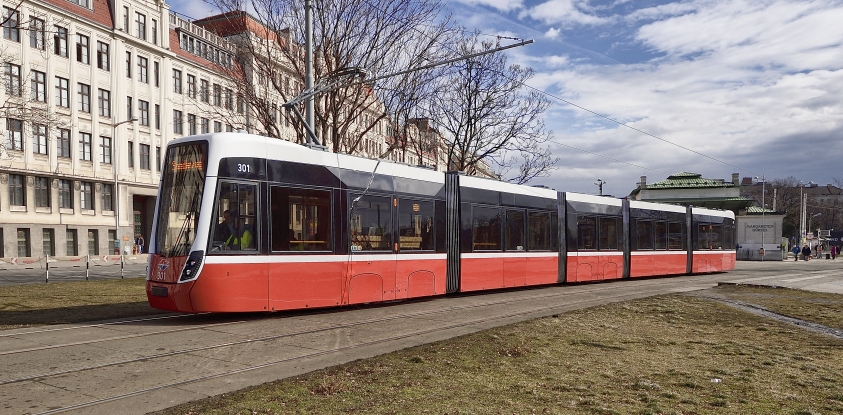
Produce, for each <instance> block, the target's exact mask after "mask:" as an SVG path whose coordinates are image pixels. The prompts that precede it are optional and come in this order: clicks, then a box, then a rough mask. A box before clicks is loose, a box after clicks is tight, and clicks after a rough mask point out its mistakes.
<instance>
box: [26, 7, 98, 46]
mask: <svg viewBox="0 0 843 415" xmlns="http://www.w3.org/2000/svg"><path fill="white" fill-rule="evenodd" d="M46 2H47V3H49V4H52V5H54V6H56V7H58V8H60V9H63V10H65V11H68V12H70V13H73V14H76V15H77V16H79V17H82V18H85V19H88V20H90V21H92V22H95V23H98V24H100V25H103V26H105V27H107V28H109V29H113V28H114V23H113V19H112V16H111V14H112V10H111V7H110V6H109V3H110V2H109V1H108V0H93V1H91V9H89V8H87V7H84V6H80V5H78V4H75V3H73V2H70V1H67V0H46ZM18 7H19V8H20V5H18ZM51 39H52V38H51Z"/></svg>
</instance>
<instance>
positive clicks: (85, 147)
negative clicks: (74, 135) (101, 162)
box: [79, 133, 91, 161]
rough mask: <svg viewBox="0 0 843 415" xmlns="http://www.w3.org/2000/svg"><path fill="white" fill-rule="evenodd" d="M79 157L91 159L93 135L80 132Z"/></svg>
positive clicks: (85, 159) (86, 159)
mask: <svg viewBox="0 0 843 415" xmlns="http://www.w3.org/2000/svg"><path fill="white" fill-rule="evenodd" d="M79 159H80V160H84V161H91V135H90V134H88V133H79Z"/></svg>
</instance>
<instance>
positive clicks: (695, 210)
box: [691, 207, 735, 219]
mask: <svg viewBox="0 0 843 415" xmlns="http://www.w3.org/2000/svg"><path fill="white" fill-rule="evenodd" d="M691 214H693V215H708V216H719V217H723V218H729V219H735V212H732V211H731V210H714V209H706V208H701V207H691Z"/></svg>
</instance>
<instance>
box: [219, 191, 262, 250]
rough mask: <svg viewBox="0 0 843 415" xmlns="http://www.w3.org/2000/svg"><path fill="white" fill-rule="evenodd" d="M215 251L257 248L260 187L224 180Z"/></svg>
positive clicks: (220, 195)
mask: <svg viewBox="0 0 843 415" xmlns="http://www.w3.org/2000/svg"><path fill="white" fill-rule="evenodd" d="M217 196H218V199H217V202H216V205H217V206H216V211H217V220H216V221H215V223H214V229H213V231H212V232H211V235H213V238H212V241H211V247H210V250H211V251H240V252H243V251H251V252H256V251H257V238H258V235H259V234H258V227H257V226H258V224H257V205H256V202H257V187H256V186H255V185H253V184H240V183H225V182H223V183H220V187H219V190H218V191H217Z"/></svg>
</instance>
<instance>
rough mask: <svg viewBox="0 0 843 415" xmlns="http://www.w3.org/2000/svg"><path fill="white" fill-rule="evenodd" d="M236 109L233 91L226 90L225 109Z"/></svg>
mask: <svg viewBox="0 0 843 415" xmlns="http://www.w3.org/2000/svg"><path fill="white" fill-rule="evenodd" d="M233 108H234V96H233V94H232V92H231V89H229V88H226V89H225V109H227V110H230V109H233Z"/></svg>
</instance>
